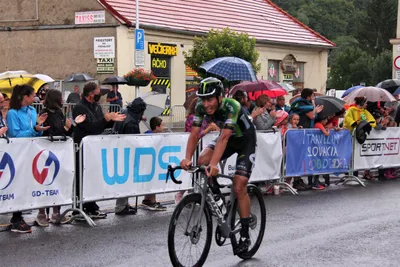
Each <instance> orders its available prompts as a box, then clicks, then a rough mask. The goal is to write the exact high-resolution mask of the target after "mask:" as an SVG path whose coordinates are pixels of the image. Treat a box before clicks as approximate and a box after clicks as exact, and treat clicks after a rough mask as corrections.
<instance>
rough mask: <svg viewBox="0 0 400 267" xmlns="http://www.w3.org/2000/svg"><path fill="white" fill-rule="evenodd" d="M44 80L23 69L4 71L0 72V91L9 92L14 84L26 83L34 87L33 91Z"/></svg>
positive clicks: (37, 88) (36, 89)
mask: <svg viewBox="0 0 400 267" xmlns="http://www.w3.org/2000/svg"><path fill="white" fill-rule="evenodd" d="M45 83H46V82H44V81H42V80H41V79H38V78H37V77H35V76H34V75H32V74H30V73H28V72H26V71H23V70H18V71H6V72H3V73H0V92H1V93H6V94H11V93H12V90H13V88H14V86H16V85H22V84H28V85H30V86H32V87H33V88H34V89H35V92H37V91H38V90H39V88H40V87H41V86H42V85H43V84H45Z"/></svg>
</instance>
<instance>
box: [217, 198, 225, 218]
mask: <svg viewBox="0 0 400 267" xmlns="http://www.w3.org/2000/svg"><path fill="white" fill-rule="evenodd" d="M214 200H215V203H217V205H218V207H219V209H220V210H221V213H222V215H225V214H226V208H225V205H224V201H223V200H222V198H221V195H214Z"/></svg>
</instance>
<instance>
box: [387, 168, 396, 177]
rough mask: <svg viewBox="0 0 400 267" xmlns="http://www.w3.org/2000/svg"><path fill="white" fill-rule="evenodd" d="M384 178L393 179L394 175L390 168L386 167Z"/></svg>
mask: <svg viewBox="0 0 400 267" xmlns="http://www.w3.org/2000/svg"><path fill="white" fill-rule="evenodd" d="M385 178H387V179H394V178H396V177H395V176H394V175H393V173H392V171H391V170H390V169H388V170H386V171H385Z"/></svg>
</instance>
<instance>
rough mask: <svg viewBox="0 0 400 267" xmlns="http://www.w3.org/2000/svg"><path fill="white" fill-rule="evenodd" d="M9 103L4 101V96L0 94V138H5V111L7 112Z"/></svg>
mask: <svg viewBox="0 0 400 267" xmlns="http://www.w3.org/2000/svg"><path fill="white" fill-rule="evenodd" d="M8 102H9V101H8V100H6V99H4V96H3V95H2V94H0V137H6V136H7V130H8V128H7V121H6V118H7V111H8V105H9V103H8Z"/></svg>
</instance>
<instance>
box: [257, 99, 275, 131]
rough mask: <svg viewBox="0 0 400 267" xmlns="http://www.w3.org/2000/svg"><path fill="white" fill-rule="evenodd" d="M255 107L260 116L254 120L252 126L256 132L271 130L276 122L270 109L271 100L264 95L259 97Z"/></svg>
mask: <svg viewBox="0 0 400 267" xmlns="http://www.w3.org/2000/svg"><path fill="white" fill-rule="evenodd" d="M256 105H257V107H258V109H255V111H260V115H259V116H257V117H256V118H255V119H254V125H255V126H256V129H257V130H271V129H272V126H273V125H274V123H275V121H276V111H275V110H272V111H270V112H269V110H270V109H271V106H272V105H271V99H270V98H269V97H268V96H266V95H260V96H259V97H258V98H257V99H256Z"/></svg>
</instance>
